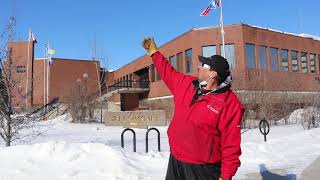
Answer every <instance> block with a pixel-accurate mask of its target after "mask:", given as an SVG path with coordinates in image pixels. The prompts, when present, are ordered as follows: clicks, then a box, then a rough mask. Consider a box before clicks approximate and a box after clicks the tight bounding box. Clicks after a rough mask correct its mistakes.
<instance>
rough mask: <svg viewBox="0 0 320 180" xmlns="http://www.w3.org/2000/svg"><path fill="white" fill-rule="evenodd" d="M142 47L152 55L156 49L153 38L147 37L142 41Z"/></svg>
mask: <svg viewBox="0 0 320 180" xmlns="http://www.w3.org/2000/svg"><path fill="white" fill-rule="evenodd" d="M142 47H143V48H144V49H146V50H147V53H148V55H149V56H152V55H153V54H154V53H156V52H157V51H158V49H157V45H156V43H155V42H154V39H153V38H150V37H147V38H145V39H144V40H143V41H142Z"/></svg>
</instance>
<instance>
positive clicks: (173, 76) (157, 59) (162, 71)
mask: <svg viewBox="0 0 320 180" xmlns="http://www.w3.org/2000/svg"><path fill="white" fill-rule="evenodd" d="M142 45H143V47H144V48H145V49H146V50H147V52H148V55H149V56H151V57H152V61H153V64H154V66H155V68H156V70H157V71H158V73H159V75H160V77H161V80H163V82H164V83H165V84H166V86H167V87H168V88H169V90H170V91H171V93H172V94H173V95H174V94H175V91H176V89H177V87H179V85H180V84H182V82H183V81H186V80H191V76H188V75H185V74H183V73H180V72H177V71H176V69H175V68H174V67H172V65H171V64H170V63H169V62H168V60H167V59H166V58H164V56H163V55H162V54H161V53H160V52H159V51H158V50H157V47H156V44H155V42H154V40H153V39H152V38H146V39H145V40H144V41H143V43H142Z"/></svg>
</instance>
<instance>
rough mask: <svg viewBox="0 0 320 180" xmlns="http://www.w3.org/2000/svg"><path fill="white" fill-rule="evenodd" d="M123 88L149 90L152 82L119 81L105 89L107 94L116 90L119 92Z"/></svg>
mask: <svg viewBox="0 0 320 180" xmlns="http://www.w3.org/2000/svg"><path fill="white" fill-rule="evenodd" d="M121 88H145V89H148V88H150V81H148V80H137V81H135V80H124V81H119V82H117V83H115V84H113V85H110V86H108V88H105V90H104V89H103V90H104V91H103V92H105V91H107V92H105V93H108V92H111V91H114V90H118V89H121Z"/></svg>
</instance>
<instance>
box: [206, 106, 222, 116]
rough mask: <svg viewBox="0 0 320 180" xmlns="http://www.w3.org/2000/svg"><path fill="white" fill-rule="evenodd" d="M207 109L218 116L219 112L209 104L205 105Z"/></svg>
mask: <svg viewBox="0 0 320 180" xmlns="http://www.w3.org/2000/svg"><path fill="white" fill-rule="evenodd" d="M207 108H209V109H210V110H211V111H212V112H214V113H216V114H219V111H218V110H216V109H215V108H213V107H212V106H211V105H210V104H208V105H207Z"/></svg>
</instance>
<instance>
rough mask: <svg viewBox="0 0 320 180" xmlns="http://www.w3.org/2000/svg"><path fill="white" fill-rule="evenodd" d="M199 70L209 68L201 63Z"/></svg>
mask: <svg viewBox="0 0 320 180" xmlns="http://www.w3.org/2000/svg"><path fill="white" fill-rule="evenodd" d="M199 68H200V69H210V66H209V65H208V64H204V63H201V64H200V66H199Z"/></svg>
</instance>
